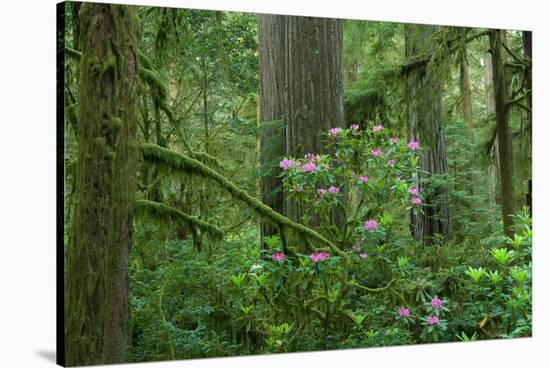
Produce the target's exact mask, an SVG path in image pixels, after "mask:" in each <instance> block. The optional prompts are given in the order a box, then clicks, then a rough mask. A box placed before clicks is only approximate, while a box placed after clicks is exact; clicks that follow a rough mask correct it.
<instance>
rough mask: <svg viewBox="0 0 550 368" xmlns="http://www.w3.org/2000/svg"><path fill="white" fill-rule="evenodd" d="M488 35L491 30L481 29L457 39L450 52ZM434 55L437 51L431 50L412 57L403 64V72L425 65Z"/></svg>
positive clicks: (449, 49)
mask: <svg viewBox="0 0 550 368" xmlns="http://www.w3.org/2000/svg"><path fill="white" fill-rule="evenodd" d="M488 35H489V31H488V30H485V31H480V32H478V33H476V34H473V35H471V36H469V37H466V38H464V39H461V40H457V41H455V42H453V43H452V44H451V46H449V47H448V53H449V54H452V53H454V52H456V51H458V50H460V47H461V46H463V45H464V44H467V43H470V42H472V41H474V40H477V39H478V38H481V37H484V36H488ZM434 55H435V52H430V53H426V54H423V55H419V56H417V57H415V58H411V59H410V60H409V61H407V62H406V63H404V64H402V65H401V73H403V74H406V73H408V72H409V71H411V70H412V69H416V68H419V67H424V66H425V65H426V64H428V63H429V62H430V61H431V60H432V58H433V57H434Z"/></svg>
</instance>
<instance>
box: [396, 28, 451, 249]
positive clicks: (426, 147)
mask: <svg viewBox="0 0 550 368" xmlns="http://www.w3.org/2000/svg"><path fill="white" fill-rule="evenodd" d="M435 29H436V28H435V26H424V25H414V24H408V25H406V26H405V53H406V56H407V58H415V57H418V56H419V55H422V54H424V53H426V52H428V51H429V50H430V41H431V37H432V35H433V33H434V31H435ZM441 89H442V86H441V82H440V81H438V80H436V79H435V78H430V77H429V75H428V73H427V70H426V66H425V65H424V64H422V65H420V66H417V67H416V68H414V69H413V70H411V71H409V73H408V78H407V104H408V128H409V129H408V130H409V138H410V139H415V140H417V141H418V142H420V145H421V147H422V149H423V151H422V155H421V160H420V166H421V171H422V172H423V173H421V174H420V177H421V179H422V180H420V182H419V189H420V190H421V192H423V189H424V188H423V187H424V179H429V178H430V177H431V175H433V174H445V173H446V172H447V157H446V147H445V134H444V132H443V127H442V120H443V114H442V102H441ZM432 193H433V194H432V195H430V196H429V197H425V204H426V205H425V206H424V207H423V213H421V212H419V211H411V230H412V233H413V236H414V238H415V240H416V241H418V242H422V243H424V244H430V243H431V242H432V240H433V238H434V236H436V234H438V235H437V236H440V237H441V238H442V239H443V240H444V241H448V240H449V239H450V237H451V221H450V215H449V200H448V192H447V188H445V187H442V186H438V187H432Z"/></svg>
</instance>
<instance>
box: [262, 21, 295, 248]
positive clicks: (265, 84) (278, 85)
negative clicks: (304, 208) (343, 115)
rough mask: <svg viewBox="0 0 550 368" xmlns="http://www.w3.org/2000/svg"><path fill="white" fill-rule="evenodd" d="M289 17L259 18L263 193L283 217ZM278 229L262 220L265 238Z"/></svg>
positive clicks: (267, 202) (268, 203)
mask: <svg viewBox="0 0 550 368" xmlns="http://www.w3.org/2000/svg"><path fill="white" fill-rule="evenodd" d="M287 19H288V17H287V16H285V15H271V14H259V15H258V51H259V56H260V63H259V77H260V93H259V96H258V97H259V124H260V168H261V170H260V172H261V175H262V176H261V179H260V189H261V194H262V202H264V203H265V204H266V205H268V206H269V207H271V208H272V209H273V210H275V211H277V212H279V213H283V201H284V198H283V191H282V182H281V178H280V177H279V176H278V174H279V166H278V161H279V160H280V159H281V158H282V157H283V156H284V112H285V110H284V106H285V103H284V97H285V94H284V92H285V91H284V89H285V86H284V78H285V75H284V61H285V53H284V45H285V29H286V23H287ZM278 231H279V229H278V228H277V227H276V226H274V225H272V224H271V223H269V222H268V221H267V220H265V219H263V220H262V222H261V236H262V244H264V241H263V238H264V237H266V236H272V235H275V234H277V233H278Z"/></svg>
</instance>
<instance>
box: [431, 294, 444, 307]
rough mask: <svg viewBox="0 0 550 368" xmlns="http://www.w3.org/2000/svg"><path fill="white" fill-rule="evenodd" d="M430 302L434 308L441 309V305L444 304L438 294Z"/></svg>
mask: <svg viewBox="0 0 550 368" xmlns="http://www.w3.org/2000/svg"><path fill="white" fill-rule="evenodd" d="M430 303H431V304H432V308H433V309H439V308H441V305H442V304H443V302H442V301H441V299H439V298H438V297H437V295H436V296H434V298H433V299H432V301H431V302H430Z"/></svg>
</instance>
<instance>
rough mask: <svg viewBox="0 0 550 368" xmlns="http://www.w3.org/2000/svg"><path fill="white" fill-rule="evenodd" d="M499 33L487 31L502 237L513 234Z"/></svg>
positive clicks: (509, 147)
mask: <svg viewBox="0 0 550 368" xmlns="http://www.w3.org/2000/svg"><path fill="white" fill-rule="evenodd" d="M503 42H504V31H503V30H491V33H490V34H489V43H490V48H491V61H492V65H493V90H494V96H495V117H496V121H497V139H498V156H499V164H500V198H501V207H502V222H503V224H504V234H505V235H507V236H512V235H513V229H512V218H511V217H510V216H511V215H513V214H514V188H513V184H512V172H513V171H512V152H511V150H512V142H511V136H510V128H509V126H508V108H507V106H506V103H507V100H508V83H507V78H506V73H505V70H504V57H503V55H502V50H503V46H502V44H503Z"/></svg>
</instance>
